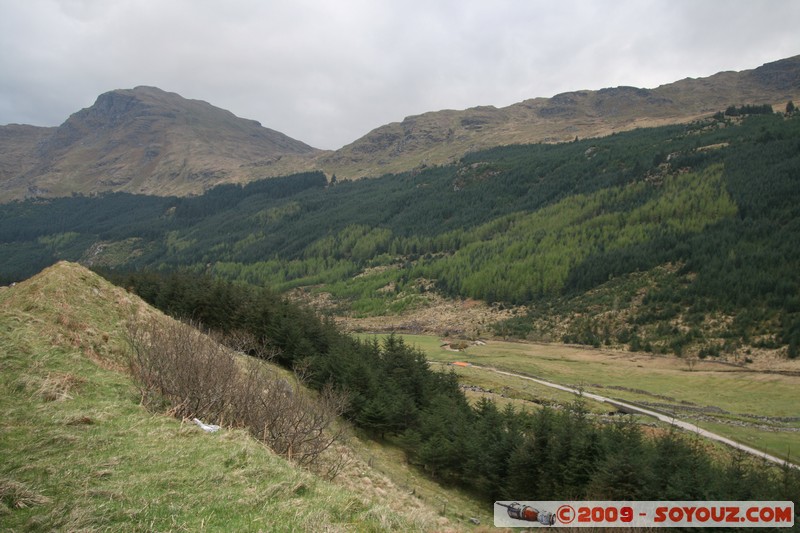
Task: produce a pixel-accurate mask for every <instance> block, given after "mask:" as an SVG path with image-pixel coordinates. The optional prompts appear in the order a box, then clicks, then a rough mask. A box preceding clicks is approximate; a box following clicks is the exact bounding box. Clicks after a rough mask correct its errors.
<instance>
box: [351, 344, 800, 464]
mask: <svg viewBox="0 0 800 533" xmlns="http://www.w3.org/2000/svg"><path fill="white" fill-rule="evenodd" d="M362 335H365V336H367V337H369V334H362ZM403 338H404V339H406V341H407V342H408V343H410V344H413V345H414V346H418V347H419V348H420V349H422V350H423V351H424V352H425V354H426V356H427V357H428V359H429V360H430V361H432V362H435V363H444V364H451V363H453V362H455V361H463V362H467V363H470V364H474V365H476V366H473V367H467V368H464V367H458V366H455V367H453V366H452V365H450V366H451V367H452V368H454V369H455V371H456V372H457V373H458V374H459V376H460V380H461V383H462V386H465V387H467V390H468V392H469V390H470V389H469V388H470V387H475V392H476V394H475V397H481V396H489V397H491V398H493V399H496V400H497V401H500V402H503V401H507V400H517V402H516V403H517V404H518V405H525V404H527V405H528V406H530V407H536V406H537V405H552V404H566V403H568V402H569V401H570V400H571V399H574V398H570V394H568V393H565V392H561V391H557V390H553V389H550V388H548V387H544V386H541V385H537V384H535V383H531V382H529V381H525V380H521V379H518V378H514V377H511V376H505V375H500V374H496V373H492V372H489V371H487V370H486V369H483V368H481V367H489V368H494V369H498V370H505V371H509V372H514V373H518V374H522V375H527V376H532V377H537V378H540V379H544V380H547V381H552V382H555V383H559V384H562V385H567V386H570V387H574V388H579V389H582V390H584V391H586V392H594V393H597V394H601V395H603V396H606V397H611V398H616V399H620V400H624V401H628V402H633V403H635V404H636V405H640V406H643V407H649V408H654V409H656V410H659V411H662V412H667V413H672V414H674V415H675V416H676V417H677V418H680V419H685V420H689V421H692V422H693V423H695V424H697V425H698V426H700V427H705V428H708V429H711V430H713V431H715V432H718V433H720V434H722V435H724V436H727V437H729V438H731V439H733V440H736V441H738V442H741V443H744V444H747V445H749V446H751V447H753V448H756V449H758V450H762V451H764V452H767V453H769V454H772V455H776V456H778V457H782V458H784V459H787V460H790V461H792V462H794V463H798V462H800V460H798V456H796V455H795V450H800V413H798V411H797V397H796V396H797V393H796V391H797V390H798V386H800V363H798V362H796V361H785V360H783V361H781V360H778V361H773V362H772V363H771V364H768V363H766V362H762V365H763V366H762V368H761V369H753V368H741V367H737V366H735V365H732V364H725V363H720V362H716V361H708V360H706V361H700V360H695V361H691V362H687V360H685V359H682V358H678V357H675V356H669V355H666V356H656V355H650V354H645V353H630V352H613V351H603V350H593V349H587V348H585V347H579V346H565V345H557V344H535V343H526V342H506V341H502V340H487V341H480V342H478V343H473V342H469V341H466V342H464V341H460V340H458V339H442V338H440V337H437V336H430V335H403ZM460 344H463V345H464V346H466V347H465V348H463V349H461V350H458V351H456V350H453V349H452V348H451V347H450V346H451V345H455V346H459V345H460ZM479 390H482V391H488V390H491V391H492V392H491V393H490V394H486V393H480V392H478V391H479ZM591 409H592V410H593V411H594V412H597V413H607V412H608V411H609V409H611V408H610V407H609V406H608V405H603V404H597V405H593V406H592V408H591ZM611 410H613V409H611ZM644 420H646V418H645V419H644Z"/></svg>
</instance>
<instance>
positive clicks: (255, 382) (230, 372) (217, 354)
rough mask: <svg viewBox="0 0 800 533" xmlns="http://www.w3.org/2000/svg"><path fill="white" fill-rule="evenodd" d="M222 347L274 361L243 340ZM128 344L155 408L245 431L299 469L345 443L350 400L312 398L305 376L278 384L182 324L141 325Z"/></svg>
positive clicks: (331, 395) (259, 366) (263, 369)
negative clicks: (341, 418)
mask: <svg viewBox="0 0 800 533" xmlns="http://www.w3.org/2000/svg"><path fill="white" fill-rule="evenodd" d="M224 341H225V343H226V344H228V345H230V346H235V347H237V348H239V349H242V350H243V351H247V352H248V353H256V355H257V356H258V357H259V358H261V359H266V358H268V357H269V356H270V355H271V352H270V351H269V350H268V349H264V348H263V347H258V346H256V344H257V343H255V341H254V339H252V338H250V337H248V336H247V335H244V334H241V335H237V336H234V337H227V338H225V339H224ZM129 342H130V345H131V350H130V358H129V369H130V371H131V374H132V375H133V376H134V379H135V381H136V382H137V384H138V386H139V389H140V392H141V395H142V403H144V404H145V405H148V406H149V407H151V408H156V409H158V408H165V409H167V410H168V411H169V412H170V413H171V414H173V415H174V416H177V417H180V418H194V417H197V418H201V419H203V420H204V421H207V422H214V423H217V424H221V425H228V426H238V427H245V428H247V429H248V430H249V431H250V433H251V434H252V435H253V436H254V437H255V438H257V439H259V440H261V441H263V442H264V443H265V444H267V445H268V446H269V447H270V448H272V449H273V450H274V451H275V452H277V453H278V454H281V455H284V456H286V457H287V458H288V459H290V460H293V461H295V462H297V463H299V464H312V463H314V462H315V461H317V460H318V459H319V457H320V455H321V454H322V453H323V452H325V451H326V450H327V449H329V448H330V447H331V446H332V445H333V444H334V443H336V442H337V441H339V440H341V438H342V436H343V431H344V430H343V429H342V426H341V425H338V424H336V422H337V419H338V417H339V416H340V415H341V414H342V413H343V412H344V411H345V409H346V407H347V397H346V395H345V394H344V393H342V392H340V391H336V390H334V388H333V387H330V386H327V387H325V388H323V390H322V391H320V392H319V393H313V392H311V391H309V390H307V389H306V388H305V387H303V386H302V379H301V378H300V377H297V376H295V377H288V378H284V377H281V376H280V375H278V374H277V373H276V372H274V371H272V370H270V369H269V367H268V366H267V365H265V364H264V362H263V361H261V360H259V359H257V358H256V357H247V358H242V357H241V356H239V355H237V354H236V353H235V352H233V350H231V349H230V348H227V347H225V346H223V345H222V344H221V343H219V342H215V341H214V340H212V339H211V338H210V337H208V336H207V335H204V334H202V333H201V332H200V331H198V330H197V329H195V328H194V327H191V326H189V325H187V324H182V323H179V322H174V321H156V320H151V321H149V322H145V323H139V325H136V326H132V327H131V328H130V330H129ZM301 374H302V372H301Z"/></svg>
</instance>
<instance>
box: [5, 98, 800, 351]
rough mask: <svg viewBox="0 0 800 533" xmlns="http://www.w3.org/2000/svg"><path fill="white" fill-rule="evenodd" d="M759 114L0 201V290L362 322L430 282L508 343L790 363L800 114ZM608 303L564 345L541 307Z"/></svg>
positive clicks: (575, 326)
mask: <svg viewBox="0 0 800 533" xmlns="http://www.w3.org/2000/svg"><path fill="white" fill-rule="evenodd" d="M762 107H763V106H741V107H740V108H735V109H734V110H730V109H729V110H727V111H726V112H725V113H719V114H717V115H716V116H715V118H714V119H709V120H706V121H700V122H696V123H693V124H689V125H679V126H668V127H662V128H652V129H639V130H635V131H631V132H627V133H620V134H615V135H611V136H608V137H604V138H598V139H585V140H580V141H578V140H576V141H575V142H571V143H562V144H537V145H525V146H506V147H498V148H494V149H490V150H485V151H480V152H474V153H470V154H468V155H465V156H464V157H462V159H461V160H460V161H458V162H457V163H454V164H452V165H444V166H437V167H430V168H425V169H422V170H417V171H414V172H409V173H405V174H400V175H386V176H382V177H380V178H374V179H368V180H360V181H348V180H347V179H346V178H342V177H339V179H338V180H336V182H335V183H329V181H328V180H327V179H326V177H325V176H324V175H323V174H322V173H319V172H317V173H313V172H312V173H305V174H299V175H294V176H287V177H284V178H277V179H269V180H263V181H258V182H254V183H250V184H247V185H244V186H240V185H225V186H220V187H216V188H214V189H211V190H209V191H207V192H206V193H205V194H203V195H202V196H197V197H189V198H171V197H166V198H162V197H147V196H136V195H128V194H121V193H119V194H106V195H101V196H98V197H82V196H76V197H72V198H61V199H47V200H46V199H36V200H28V201H24V202H16V203H11V204H5V205H2V206H0V282H2V283H8V282H12V281H17V280H20V279H23V278H26V277H28V276H30V275H32V274H34V273H36V272H38V271H39V270H41V269H42V268H43V267H45V266H47V265H48V264H51V263H53V262H54V261H56V260H58V259H68V260H73V261H81V262H83V263H84V264H88V265H91V266H94V267H103V268H112V269H116V270H121V271H124V270H140V269H148V270H152V271H157V272H170V271H177V270H185V271H189V272H195V273H206V274H209V275H211V276H213V277H216V278H220V279H226V280H229V281H235V282H241V283H247V284H252V285H256V286H269V287H272V288H273V289H275V290H277V291H279V292H282V291H286V290H289V289H293V288H296V287H308V288H310V290H312V291H325V292H329V293H331V294H332V296H333V297H334V299H335V300H336V301H337V302H338V304H339V306H340V308H339V309H340V311H342V312H349V313H354V314H357V315H380V314H387V313H396V312H400V311H403V310H404V309H407V308H408V307H411V306H414V305H418V304H419V302H420V301H422V299H423V297H424V294H425V292H426V291H428V290H431V288H433V290H436V291H437V292H439V293H441V294H444V295H447V296H449V297H453V298H476V299H480V300H485V301H487V302H497V303H501V304H503V305H519V306H527V308H528V309H529V312H528V313H527V314H525V313H523V314H522V315H520V316H517V317H515V318H514V319H512V320H510V321H507V322H504V323H498V324H495V325H494V329H493V331H494V332H495V333H498V334H501V335H504V336H519V337H527V338H546V339H548V340H560V341H567V342H577V343H584V344H592V345H601V344H608V345H617V346H627V347H629V348H631V349H636V350H639V349H643V350H652V351H660V352H673V353H676V354H679V355H682V354H685V353H688V352H690V351H694V352H696V353H699V354H700V355H701V356H709V355H710V356H714V355H717V354H719V353H723V352H735V351H736V350H740V349H742V348H743V347H763V348H769V349H775V348H781V347H784V348H785V350H786V353H787V354H788V356H790V357H796V356H797V355H798V350H800V226H799V225H800V217H798V210H800V207H799V206H800V117H798V116H797V115H796V114H795V115H791V116H784V115H783V114H773V113H766V112H765V110H766V108H763V109H762ZM372 267H380V268H372ZM358 274H363V275H360V276H358V277H357V278H356V277H355V276H356V275H358ZM431 284H432V285H431ZM387 288H390V289H391V290H387ZM379 289H381V290H379ZM612 292H613V293H614V296H613V297H612V296H610V294H611V293H612ZM641 292H644V297H643V298H638V299H637V298H634V296H633V295H635V294H638V293H641ZM612 301H613V305H612V303H611V302H612ZM612 307H613V309H615V310H618V311H619V312H618V313H617V316H616V317H611V316H609V313H606V314H604V315H603V317H602V318H598V319H586V320H581V321H570V326H569V329H568V332H567V333H566V334H565V335H564V336H563V337H561V338H557V339H553V338H552V337H549V335H551V333H550V332H548V331H544V330H543V329H542V327H541V323H542V320H541V318H542V316H543V314H547V313H549V314H550V315H552V316H558V317H569V316H572V315H582V316H592V315H599V314H601V313H599V312H598V310H599V311H603V310H608V309H611V308H612ZM720 317H724V318H725V320H712V319H713V318H720ZM711 323H724V324H726V325H725V326H724V327H718V326H715V327H712V326H711V325H710V324H711Z"/></svg>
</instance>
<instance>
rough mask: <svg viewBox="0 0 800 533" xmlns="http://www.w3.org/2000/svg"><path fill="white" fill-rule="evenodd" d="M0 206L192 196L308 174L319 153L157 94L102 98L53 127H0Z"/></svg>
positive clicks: (142, 91) (204, 106)
mask: <svg viewBox="0 0 800 533" xmlns="http://www.w3.org/2000/svg"><path fill="white" fill-rule="evenodd" d="M0 149H2V150H0V199H5V200H8V199H11V198H21V197H26V196H68V195H70V194H71V193H83V194H90V193H96V192H105V191H127V192H135V193H143V194H157V195H167V194H178V195H185V194H197V193H201V192H202V191H203V190H204V189H206V188H208V187H210V186H213V185H218V184H220V183H227V182H244V181H251V180H253V179H258V178H263V177H266V176H274V175H278V174H284V173H286V169H297V168H303V167H304V166H306V165H307V164H308V163H307V160H308V159H309V158H311V157H313V156H314V155H316V154H317V153H318V152H319V151H318V150H316V149H314V148H312V147H310V146H308V145H306V144H304V143H302V142H300V141H296V140H294V139H292V138H290V137H287V136H286V135H284V134H282V133H280V132H277V131H274V130H271V129H269V128H264V127H262V126H261V124H259V123H258V122H255V121H253V120H245V119H241V118H238V117H236V116H235V115H233V114H232V113H230V112H229V111H225V110H223V109H219V108H217V107H214V106H212V105H210V104H208V103H206V102H203V101H199V100H188V99H185V98H182V97H181V96H179V95H177V94H175V93H168V92H165V91H162V90H160V89H157V88H155V87H136V88H135V89H130V90H116V91H110V92H107V93H104V94H101V95H100V96H99V97H98V98H97V101H96V102H95V103H94V105H92V106H91V107H89V108H86V109H82V110H80V111H78V112H77V113H75V114H73V115H72V116H70V117H69V118H68V119H67V120H66V121H65V122H64V123H63V124H62V125H61V126H59V127H57V128H34V127H32V126H19V125H9V126H2V127H0Z"/></svg>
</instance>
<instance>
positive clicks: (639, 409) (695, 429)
mask: <svg viewBox="0 0 800 533" xmlns="http://www.w3.org/2000/svg"><path fill="white" fill-rule="evenodd" d="M472 367H473V368H478V369H480V370H487V371H489V372H495V373H497V374H503V375H506V376H513V377H516V378H520V379H526V380H528V381H533V382H535V383H538V384H539V385H544V386H545V387H552V388H554V389H558V390H562V391H565V392H571V393H572V394H582V395H583V396H584V397H585V398H591V399H592V400H596V401H598V402H603V403H608V404H611V405H613V406H615V407H622V408H623V409H625V410H626V411H630V412H635V413H639V414H642V415H647V416H652V417H653V418H657V419H658V420H661V421H662V422H666V423H667V424H672V425H673V426H676V427H679V428H681V429H685V430H686V431H691V432H692V433H697V434H698V435H700V436H702V437H705V438H707V439H711V440H715V441H717V442H721V443H723V444H727V445H728V446H731V447H733V448H736V449H738V450H742V451H744V452H747V453H749V454H752V455H754V456H756V457H759V458H761V459H766V460H767V461H771V462H773V463H776V464H778V465H781V466H783V465H784V464H786V465H789V466H790V467H792V468H797V469H800V465H798V464H795V463H790V462H788V461H786V460H785V459H781V458H780V457H775V456H774V455H770V454H768V453H764V452H762V451H760V450H756V449H755V448H751V447H750V446H745V445H744V444H741V443H738V442H736V441H733V440H731V439H729V438H726V437H723V436H722V435H717V434H716V433H712V432H711V431H708V430H706V429H703V428H701V427H698V426H696V425H694V424H691V423H689V422H684V421H683V420H678V419H677V418H675V417H672V416H669V415H665V414H663V413H658V412H656V411H651V410H650V409H645V408H643V407H639V406H638V405H632V404H629V403H626V402H622V401H619V400H614V399H612V398H606V397H605V396H600V395H599V394H593V393H591V392H586V391H579V390H578V389H573V388H571V387H565V386H564V385H559V384H558V383H552V382H550V381H545V380H543V379H537V378H532V377H529V376H523V375H522V374H515V373H513V372H506V371H505V370H497V369H496V368H492V367H488V366H480V365H472Z"/></svg>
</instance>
